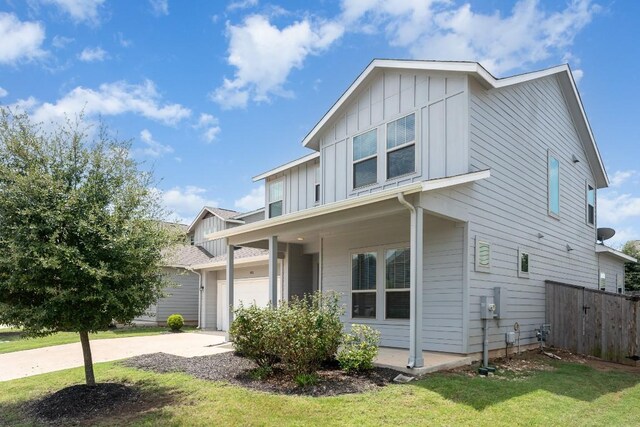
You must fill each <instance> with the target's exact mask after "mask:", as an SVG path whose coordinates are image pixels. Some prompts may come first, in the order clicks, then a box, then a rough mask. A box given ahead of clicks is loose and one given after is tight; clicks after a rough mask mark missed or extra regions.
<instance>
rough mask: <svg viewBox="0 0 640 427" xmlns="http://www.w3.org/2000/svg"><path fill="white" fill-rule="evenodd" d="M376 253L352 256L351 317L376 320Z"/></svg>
mask: <svg viewBox="0 0 640 427" xmlns="http://www.w3.org/2000/svg"><path fill="white" fill-rule="evenodd" d="M376 257H377V254H376V252H364V253H359V254H353V255H352V256H351V317H360V318H370V319H375V318H376V283H377V282H376V274H377V262H376Z"/></svg>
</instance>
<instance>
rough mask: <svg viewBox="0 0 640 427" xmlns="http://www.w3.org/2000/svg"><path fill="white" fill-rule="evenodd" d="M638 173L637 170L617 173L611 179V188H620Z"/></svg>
mask: <svg viewBox="0 0 640 427" xmlns="http://www.w3.org/2000/svg"><path fill="white" fill-rule="evenodd" d="M637 173H638V172H636V171H635V170H628V171H615V173H614V174H613V176H612V177H611V178H609V183H610V186H611V187H620V186H621V185H622V184H624V183H625V182H627V181H629V179H631V178H633V177H634V176H635V175H636V174H637Z"/></svg>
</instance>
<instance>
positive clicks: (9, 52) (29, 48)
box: [0, 12, 45, 65]
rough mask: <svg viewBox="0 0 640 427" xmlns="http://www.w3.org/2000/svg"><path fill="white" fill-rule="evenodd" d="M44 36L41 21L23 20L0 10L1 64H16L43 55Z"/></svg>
mask: <svg viewBox="0 0 640 427" xmlns="http://www.w3.org/2000/svg"><path fill="white" fill-rule="evenodd" d="M44 38H45V31H44V26H43V25H42V24H41V23H39V22H30V21H25V22H23V21H20V20H19V19H18V17H17V16H16V15H14V14H13V13H5V12H0V40H2V41H1V42H0V64H8V65H15V64H17V63H18V62H20V61H23V60H27V61H28V60H33V59H37V58H40V57H42V56H43V55H45V51H44V50H42V42H43V41H44Z"/></svg>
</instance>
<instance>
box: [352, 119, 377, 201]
mask: <svg viewBox="0 0 640 427" xmlns="http://www.w3.org/2000/svg"><path fill="white" fill-rule="evenodd" d="M377 132H378V131H377V129H373V130H370V131H369V132H366V133H363V134H362V135H358V136H354V137H353V188H354V189H355V188H359V187H364V186H365V185H370V184H375V183H376V182H377V181H378V135H377Z"/></svg>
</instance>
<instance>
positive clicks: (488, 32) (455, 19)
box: [343, 0, 600, 78]
mask: <svg viewBox="0 0 640 427" xmlns="http://www.w3.org/2000/svg"><path fill="white" fill-rule="evenodd" d="M599 10H600V8H599V6H597V5H594V4H592V2H591V0H574V1H572V2H570V3H569V4H568V5H567V6H566V8H565V9H563V10H561V11H558V12H547V11H545V10H543V9H542V8H541V7H540V4H539V2H538V1H537V0H521V1H519V2H517V3H516V4H515V5H514V7H513V9H512V10H511V13H510V14H506V15H505V16H502V14H500V13H499V12H497V11H496V12H493V13H490V14H484V13H478V12H474V11H473V10H472V8H471V5H470V4H469V3H465V4H463V5H462V6H460V7H457V6H456V5H455V4H454V3H452V2H449V1H446V0H431V1H418V0H398V1H393V2H387V1H384V0H369V1H364V2H363V1H360V0H344V2H343V18H344V22H349V23H351V26H353V24H354V23H357V22H361V23H364V28H365V29H369V30H371V29H377V28H382V29H384V31H385V33H386V34H387V37H388V39H389V42H390V43H391V44H392V45H394V46H400V47H406V48H407V49H408V50H409V52H410V53H411V54H412V55H413V56H414V57H416V58H421V59H448V60H473V61H479V62H481V63H482V64H483V65H484V66H485V67H486V68H487V69H488V70H489V71H491V72H492V73H494V74H498V75H500V74H502V73H505V72H507V71H511V70H516V69H522V68H523V67H526V66H528V65H531V64H535V63H537V62H540V61H543V60H546V59H548V58H549V57H551V56H552V55H554V54H559V55H563V54H566V52H565V50H567V49H568V48H569V47H571V45H572V44H573V40H574V38H575V37H576V35H577V34H578V33H579V32H580V31H581V30H582V29H583V28H584V27H585V26H586V25H587V24H588V23H589V22H591V19H592V18H593V15H594V14H595V13H597V12H598V11H599ZM356 27H357V26H356ZM578 74H580V73H578ZM579 77H580V75H579V76H578V78H579Z"/></svg>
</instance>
